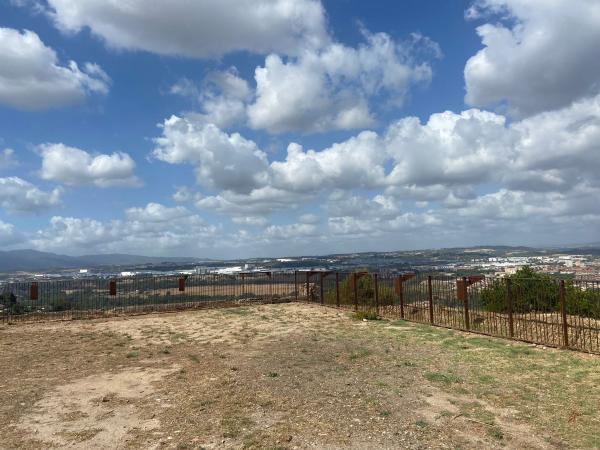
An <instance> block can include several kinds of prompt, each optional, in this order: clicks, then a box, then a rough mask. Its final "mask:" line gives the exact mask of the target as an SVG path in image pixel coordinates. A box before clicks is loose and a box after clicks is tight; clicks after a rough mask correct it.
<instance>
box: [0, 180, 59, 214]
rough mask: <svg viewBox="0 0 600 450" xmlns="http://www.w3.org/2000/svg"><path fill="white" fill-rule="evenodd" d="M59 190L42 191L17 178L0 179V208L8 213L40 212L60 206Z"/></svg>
mask: <svg viewBox="0 0 600 450" xmlns="http://www.w3.org/2000/svg"><path fill="white" fill-rule="evenodd" d="M61 193H62V191H61V189H60V188H56V189H54V190H52V191H50V192H47V191H43V190H41V189H39V188H38V187H37V186H35V185H33V184H32V183H30V182H29V181H26V180H23V179H22V178H19V177H6V178H0V207H2V208H4V209H6V210H8V211H10V212H40V211H43V210H45V209H50V208H52V207H54V206H57V205H58V204H60V196H61Z"/></svg>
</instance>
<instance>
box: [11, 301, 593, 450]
mask: <svg viewBox="0 0 600 450" xmlns="http://www.w3.org/2000/svg"><path fill="white" fill-rule="evenodd" d="M0 390H1V391H0V392H2V395H1V396H0V424H1V425H0V426H1V427H2V431H1V432H0V435H1V436H2V438H1V439H0V448H6V449H16V448H27V449H29V448H35V449H37V448H39V449H46V448H73V449H90V448H110V449H113V448H114V449H116V448H119V449H121V448H122V449H128V448H144V449H146V448H150V449H152V448H156V449H162V448H165V449H167V448H168V449H199V448H205V449H211V448H226V449H227V448H236V449H237V448H261V449H262V448H271V449H276V448H277V449H293V448H298V449H305V448H331V449H335V448H351V449H363V448H364V449H368V448H384V449H385V448H389V449H392V448H414V449H425V448H436V449H437V448H461V449H469V448H473V449H476V448H477V449H480V448H508V449H528V448H529V449H542V448H557V449H562V448H600V414H599V413H598V406H599V405H600V357H598V356H593V355H586V354H578V353H574V352H569V351H561V350H555V349H545V348H543V347H540V346H532V345H527V344H522V343H516V342H512V341H506V340H499V339H493V338H487V337H481V336H475V335H468V334H465V333H461V332H458V331H452V330H446V329H441V328H434V327H429V326H426V325H419V324H412V323H408V322H404V321H387V320H377V321H360V320H354V319H353V318H352V316H351V314H350V313H348V312H345V311H341V310H336V309H333V308H327V307H321V306H318V305H305V304H296V303H294V304H277V305H255V306H248V307H237V308H229V309H216V310H201V311H186V312H177V313H163V314H153V315H146V316H136V317H124V318H110V319H96V320H79V321H70V322H51V323H40V324H18V325H5V326H4V327H3V328H2V329H0Z"/></svg>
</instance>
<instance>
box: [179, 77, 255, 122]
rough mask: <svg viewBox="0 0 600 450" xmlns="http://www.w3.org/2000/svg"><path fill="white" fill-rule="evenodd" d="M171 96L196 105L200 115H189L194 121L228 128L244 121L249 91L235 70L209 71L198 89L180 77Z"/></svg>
mask: <svg viewBox="0 0 600 450" xmlns="http://www.w3.org/2000/svg"><path fill="white" fill-rule="evenodd" d="M170 92H171V94H175V95H179V96H182V97H185V98H188V99H192V100H193V101H195V102H198V103H199V104H200V106H201V109H202V112H201V113H198V114H188V116H189V117H192V116H195V117H196V120H202V121H204V122H206V123H211V124H214V125H216V126H218V127H219V128H228V127H230V126H232V125H234V124H238V123H244V122H245V121H246V102H247V101H248V100H249V99H250V97H251V95H252V91H251V89H250V86H249V85H248V82H247V81H246V80H244V79H243V78H240V77H239V75H238V72H237V69H235V67H230V68H229V69H228V70H225V71H213V72H210V73H209V74H208V75H207V76H206V78H205V79H204V82H203V85H202V88H201V89H199V88H198V87H197V86H196V85H195V84H194V83H193V82H192V81H190V80H189V79H187V78H182V79H181V80H179V81H178V82H177V83H176V84H174V85H173V86H172V87H171V89H170Z"/></svg>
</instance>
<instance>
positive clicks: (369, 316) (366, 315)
mask: <svg viewBox="0 0 600 450" xmlns="http://www.w3.org/2000/svg"><path fill="white" fill-rule="evenodd" d="M351 317H352V319H354V320H380V319H379V316H378V315H377V313H376V312H374V311H357V312H355V313H354V314H352V316H351Z"/></svg>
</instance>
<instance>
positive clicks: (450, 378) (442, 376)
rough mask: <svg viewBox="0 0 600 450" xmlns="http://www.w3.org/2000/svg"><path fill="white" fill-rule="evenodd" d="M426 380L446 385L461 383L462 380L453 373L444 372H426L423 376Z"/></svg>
mask: <svg viewBox="0 0 600 450" xmlns="http://www.w3.org/2000/svg"><path fill="white" fill-rule="evenodd" d="M423 376H424V377H425V379H426V380H428V381H433V382H438V383H444V384H452V383H461V382H462V379H461V378H460V377H458V376H456V375H454V374H451V373H444V372H425V374H423Z"/></svg>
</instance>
